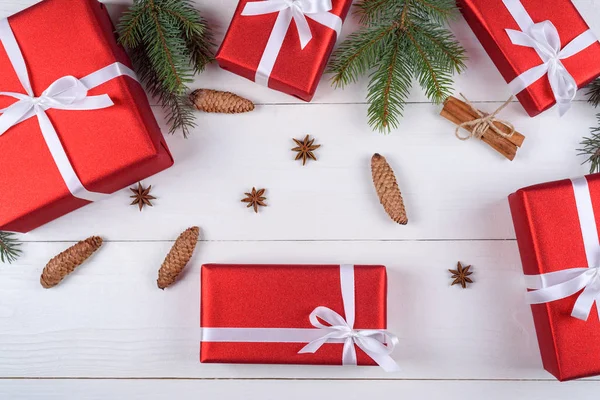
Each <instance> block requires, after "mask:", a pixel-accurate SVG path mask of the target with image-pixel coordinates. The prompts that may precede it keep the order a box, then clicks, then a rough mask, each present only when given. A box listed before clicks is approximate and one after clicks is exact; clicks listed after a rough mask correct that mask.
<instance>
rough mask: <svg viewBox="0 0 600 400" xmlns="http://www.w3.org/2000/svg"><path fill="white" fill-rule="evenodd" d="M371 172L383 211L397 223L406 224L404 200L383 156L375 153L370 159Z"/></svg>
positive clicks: (392, 172) (390, 168)
mask: <svg viewBox="0 0 600 400" xmlns="http://www.w3.org/2000/svg"><path fill="white" fill-rule="evenodd" d="M371 172H372V173H373V183H374V184H375V190H376V191H377V196H379V201H380V202H381V204H382V205H383V208H384V209H385V212H387V213H388V215H389V216H390V217H391V218H392V219H393V220H394V221H396V222H397V223H399V224H401V225H406V224H407V223H408V217H407V216H406V210H405V208H404V201H403V200H402V194H401V193H400V188H398V183H397V182H396V177H395V176H394V171H393V170H392V167H390V165H389V164H388V163H387V161H386V160H385V157H383V156H382V155H380V154H377V153H375V154H374V155H373V158H372V159H371Z"/></svg>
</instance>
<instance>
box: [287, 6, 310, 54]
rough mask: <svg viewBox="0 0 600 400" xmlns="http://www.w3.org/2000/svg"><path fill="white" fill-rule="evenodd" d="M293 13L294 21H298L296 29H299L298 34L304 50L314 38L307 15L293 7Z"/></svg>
mask: <svg viewBox="0 0 600 400" xmlns="http://www.w3.org/2000/svg"><path fill="white" fill-rule="evenodd" d="M292 15H293V17H294V22H295V23H296V29H297V30H298V36H299V38H300V48H301V49H302V50H304V48H305V47H306V46H307V45H308V43H310V41H311V40H312V33H311V31H310V26H309V25H308V21H307V20H306V16H305V15H304V14H303V13H302V12H301V11H300V10H298V9H296V8H292Z"/></svg>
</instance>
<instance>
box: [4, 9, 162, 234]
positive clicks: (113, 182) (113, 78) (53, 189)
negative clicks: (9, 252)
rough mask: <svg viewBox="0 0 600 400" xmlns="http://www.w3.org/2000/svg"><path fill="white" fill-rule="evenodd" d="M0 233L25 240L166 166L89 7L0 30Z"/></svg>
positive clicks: (46, 13) (119, 55)
mask: <svg viewBox="0 0 600 400" xmlns="http://www.w3.org/2000/svg"><path fill="white" fill-rule="evenodd" d="M0 41H1V43H2V46H1V47H0V76H2V81H0V108H3V110H1V111H2V115H1V116H0V152H1V153H2V157H0V193H2V196H0V230H8V231H17V232H27V231H29V230H32V229H34V228H36V227H38V226H40V225H43V224H44V223H46V222H49V221H51V220H53V219H56V218H58V217H60V216H62V215H64V214H66V213H68V212H70V211H73V210H75V209H77V208H79V207H82V206H84V205H86V204H89V203H90V202H91V201H96V200H100V199H102V198H104V197H106V196H108V194H109V193H113V192H115V191H117V190H119V189H122V188H123V187H125V186H127V185H129V184H131V183H133V182H136V181H138V180H141V179H143V178H146V177H148V176H150V175H153V174H155V173H157V172H159V171H161V170H163V169H166V168H168V167H169V166H171V165H172V164H173V159H172V157H171V155H170V153H169V150H168V148H167V145H166V143H165V142H164V138H163V136H162V134H161V132H160V129H159V127H158V124H157V122H156V119H155V118H154V115H153V114H152V111H151V108H150V105H149V103H148V99H147V96H146V94H145V93H144V90H143V89H142V86H141V85H140V83H139V82H138V81H137V80H136V76H135V74H134V72H133V71H132V70H131V69H130V62H129V59H128V57H127V55H126V53H125V51H124V50H123V49H122V48H121V47H120V46H119V45H118V44H117V41H116V39H115V36H114V28H113V26H112V23H111V21H110V19H109V16H108V13H107V11H106V9H105V7H104V5H102V4H101V3H99V2H98V1H97V0H78V1H73V0H45V1H42V2H40V3H37V4H35V5H34V6H32V7H30V8H28V9H26V10H24V11H21V12H20V13H18V14H15V15H13V16H11V17H9V18H8V19H4V20H2V21H1V22H0Z"/></svg>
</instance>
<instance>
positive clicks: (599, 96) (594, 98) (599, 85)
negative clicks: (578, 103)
mask: <svg viewBox="0 0 600 400" xmlns="http://www.w3.org/2000/svg"><path fill="white" fill-rule="evenodd" d="M587 88H588V91H587V93H586V95H588V96H590V98H589V99H588V101H589V102H590V103H592V104H593V105H594V107H598V105H600V78H597V79H595V80H594V81H592V83H590V84H589V85H588V87H587Z"/></svg>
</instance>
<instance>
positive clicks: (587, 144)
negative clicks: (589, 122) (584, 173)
mask: <svg viewBox="0 0 600 400" xmlns="http://www.w3.org/2000/svg"><path fill="white" fill-rule="evenodd" d="M596 118H597V119H598V122H599V123H600V114H596ZM590 130H591V133H592V135H591V136H590V137H584V138H583V140H582V141H581V145H582V146H583V147H582V148H581V149H577V151H579V154H578V155H580V156H586V157H587V159H586V160H585V161H584V162H583V164H585V163H590V174H594V173H596V172H600V127H596V128H590Z"/></svg>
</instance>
